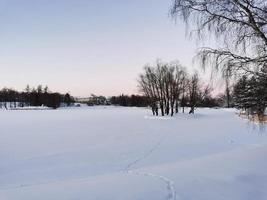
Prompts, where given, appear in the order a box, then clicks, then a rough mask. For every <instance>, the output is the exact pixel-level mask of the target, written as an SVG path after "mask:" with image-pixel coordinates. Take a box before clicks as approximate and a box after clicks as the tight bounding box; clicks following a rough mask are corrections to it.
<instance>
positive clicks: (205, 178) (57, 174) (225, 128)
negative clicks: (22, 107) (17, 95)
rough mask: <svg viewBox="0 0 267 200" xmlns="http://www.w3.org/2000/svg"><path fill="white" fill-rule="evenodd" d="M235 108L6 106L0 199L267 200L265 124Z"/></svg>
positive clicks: (1, 119) (1, 115) (0, 118)
mask: <svg viewBox="0 0 267 200" xmlns="http://www.w3.org/2000/svg"><path fill="white" fill-rule="evenodd" d="M235 112H236V111H235V110H233V109H197V111H196V114H195V115H188V114H178V115H176V116H175V117H173V118H170V117H153V116H151V113H150V110H148V109H145V108H123V107H112V106H110V107H80V108H71V109H67V108H65V109H58V110H28V111H19V110H13V111H12V110H0V127H1V129H0V161H1V162H0V200H254V199H255V200H266V199H267V127H266V125H259V124H253V123H251V122H248V121H247V120H244V119H241V118H239V117H238V116H237V115H236V114H235Z"/></svg>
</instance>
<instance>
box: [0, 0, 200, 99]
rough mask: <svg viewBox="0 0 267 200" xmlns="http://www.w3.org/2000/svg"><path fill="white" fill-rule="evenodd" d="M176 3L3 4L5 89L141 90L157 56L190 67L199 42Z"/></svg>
mask: <svg viewBox="0 0 267 200" xmlns="http://www.w3.org/2000/svg"><path fill="white" fill-rule="evenodd" d="M171 3H172V0H102V1H98V0H0V69H1V70H0V87H4V86H7V87H13V88H16V89H19V90H22V89H23V88H25V86H26V85H27V84H30V85H32V86H36V85H37V84H43V85H46V84H47V85H48V86H49V87H50V88H51V89H52V90H54V91H60V92H70V93H71V94H72V95H75V96H88V95H90V94H91V93H94V94H97V95H99V94H102V95H117V94H120V93H125V94H131V93H136V92H137V82H136V79H137V77H138V74H139V73H140V72H142V68H143V66H144V65H145V64H146V63H148V62H154V61H155V60H156V59H157V58H161V59H163V60H164V61H171V60H177V59H178V60H180V61H181V63H182V64H184V65H186V66H188V67H190V66H191V64H192V63H191V59H192V57H193V56H194V53H195V50H196V45H195V42H193V41H189V39H188V38H186V37H185V27H184V25H183V23H180V22H179V21H178V22H177V23H176V24H175V23H174V21H173V20H172V19H171V18H170V17H169V14H168V13H169V9H170V6H171Z"/></svg>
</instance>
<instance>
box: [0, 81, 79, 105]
mask: <svg viewBox="0 0 267 200" xmlns="http://www.w3.org/2000/svg"><path fill="white" fill-rule="evenodd" d="M72 103H74V98H73V97H72V96H70V94H68V93H67V94H60V93H58V92H51V91H49V89H48V87H47V86H46V87H43V86H42V85H39V86H38V87H37V88H30V86H27V87H26V89H25V91H23V92H19V91H16V90H14V89H9V88H3V89H2V90H0V108H6V109H9V108H17V107H25V106H47V107H50V108H54V109H56V108H58V107H60V105H61V104H65V105H66V106H70V105H71V104H72Z"/></svg>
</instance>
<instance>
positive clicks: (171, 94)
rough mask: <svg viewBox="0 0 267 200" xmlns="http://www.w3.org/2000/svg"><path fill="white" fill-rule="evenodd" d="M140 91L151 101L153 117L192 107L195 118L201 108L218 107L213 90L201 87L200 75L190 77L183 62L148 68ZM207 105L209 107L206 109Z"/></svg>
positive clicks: (145, 70) (145, 68)
mask: <svg viewBox="0 0 267 200" xmlns="http://www.w3.org/2000/svg"><path fill="white" fill-rule="evenodd" d="M138 83H139V88H140V91H141V92H142V93H143V94H144V95H145V96H146V97H148V99H149V102H150V106H151V109H152V113H153V115H159V110H160V114H161V115H162V116H164V115H171V116H173V115H174V113H178V112H179V107H182V110H183V112H184V110H185V109H184V108H185V107H186V106H189V107H190V111H189V113H190V114H191V113H192V114H194V111H195V108H196V107H197V106H217V105H218V104H217V103H216V102H215V100H214V99H213V98H212V97H211V88H210V87H209V86H204V85H202V84H201V80H200V78H199V75H198V73H197V72H195V73H194V74H193V75H190V74H188V73H187V72H186V70H185V68H184V67H182V66H181V65H180V64H179V62H170V63H164V62H161V61H157V62H156V64H155V65H146V66H145V67H144V72H143V73H142V74H140V76H139V80H138ZM205 104H206V105H205Z"/></svg>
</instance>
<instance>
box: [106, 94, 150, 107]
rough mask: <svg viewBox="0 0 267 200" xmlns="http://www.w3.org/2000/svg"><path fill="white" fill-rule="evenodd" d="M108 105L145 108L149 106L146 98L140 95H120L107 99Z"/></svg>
mask: <svg viewBox="0 0 267 200" xmlns="http://www.w3.org/2000/svg"><path fill="white" fill-rule="evenodd" d="M109 102H110V104H112V105H119V106H129V107H146V106H149V105H150V101H149V98H148V97H145V96H140V95H131V96H127V95H120V96H113V97H111V98H110V99H109Z"/></svg>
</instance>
